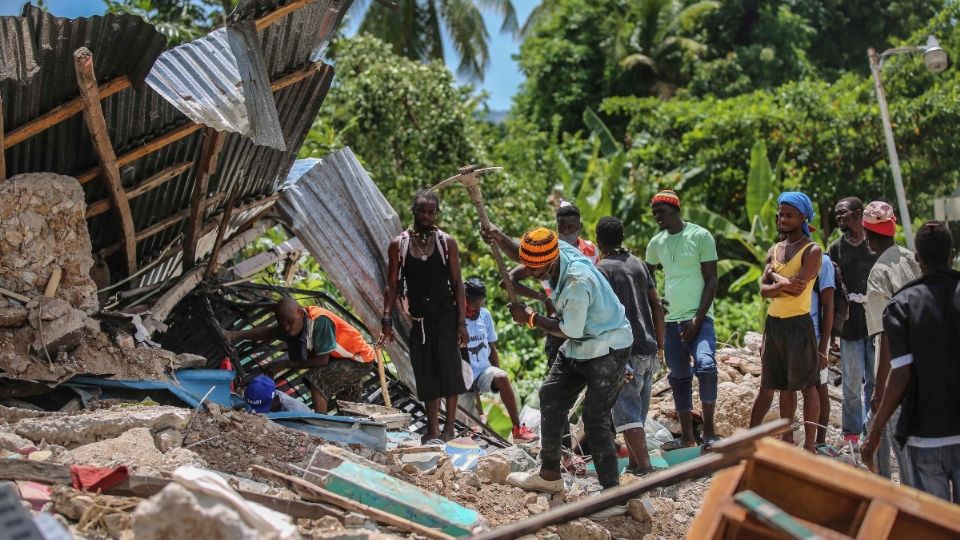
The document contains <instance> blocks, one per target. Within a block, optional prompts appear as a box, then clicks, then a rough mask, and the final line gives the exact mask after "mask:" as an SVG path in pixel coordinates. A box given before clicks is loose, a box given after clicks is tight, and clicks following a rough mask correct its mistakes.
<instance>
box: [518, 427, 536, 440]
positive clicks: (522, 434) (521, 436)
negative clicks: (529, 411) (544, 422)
mask: <svg viewBox="0 0 960 540" xmlns="http://www.w3.org/2000/svg"><path fill="white" fill-rule="evenodd" d="M537 439H539V437H537V434H536V433H534V432H533V430H531V429H530V428H528V427H527V425H526V424H520V425H519V426H513V442H531V441H535V440H537Z"/></svg>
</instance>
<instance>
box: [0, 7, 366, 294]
mask: <svg viewBox="0 0 960 540" xmlns="http://www.w3.org/2000/svg"><path fill="white" fill-rule="evenodd" d="M351 1H352V0H313V1H311V0H245V1H243V2H241V4H240V6H239V7H238V8H237V10H236V11H235V12H234V13H233V14H232V15H231V17H230V21H231V22H230V25H229V26H228V28H226V29H224V30H223V31H222V34H216V33H215V34H216V35H211V36H208V37H207V38H202V39H201V40H198V41H195V42H193V43H190V44H187V45H184V46H183V47H179V48H177V49H173V50H171V51H167V52H165V53H163V54H161V52H162V50H163V47H164V40H163V37H162V36H161V35H160V33H159V32H157V31H156V29H155V28H153V27H152V26H151V25H150V24H148V23H146V22H144V21H143V20H142V19H140V18H138V17H133V16H130V15H105V16H102V17H89V18H78V19H65V18H61V17H56V16H53V15H51V14H49V13H47V12H44V11H42V10H40V9H38V8H36V7H34V6H31V5H27V6H25V7H24V10H23V14H22V15H21V16H20V17H0V99H2V107H3V111H2V114H3V126H4V134H3V136H4V138H3V148H4V152H5V158H6V171H5V172H6V177H10V176H13V175H16V174H20V173H26V172H54V173H59V174H66V175H70V176H73V177H76V178H77V179H78V180H79V181H80V182H81V184H82V185H83V188H84V191H85V194H86V202H87V205H88V209H87V217H88V222H87V225H88V229H89V231H90V236H91V240H92V242H93V249H94V252H95V253H96V254H98V255H99V256H101V257H103V258H104V260H105V261H106V263H107V265H108V267H109V269H110V274H111V276H112V279H111V282H113V283H116V282H118V281H120V280H121V279H122V278H124V277H126V276H129V275H130V269H129V268H128V267H127V265H126V264H125V261H124V259H123V258H122V257H121V256H120V255H119V253H120V251H121V247H122V246H123V240H124V231H123V229H122V228H121V227H119V226H118V222H119V219H118V217H117V209H116V208H114V202H113V201H112V200H111V197H110V196H109V194H108V190H107V185H106V182H105V181H104V178H103V175H102V171H101V170H100V163H99V161H98V158H97V154H96V153H95V152H94V151H93V150H94V149H93V146H92V144H91V142H90V135H89V133H88V131H87V126H86V125H85V122H84V119H83V115H82V114H81V112H82V108H83V107H82V102H80V100H79V89H78V85H77V78H76V75H75V72H74V67H73V62H74V58H73V53H74V51H76V50H77V49H78V48H80V47H86V48H87V49H89V50H90V51H91V52H92V53H93V65H94V72H95V75H96V78H97V82H98V83H99V85H100V89H99V90H100V92H99V93H100V99H101V101H100V103H101V106H102V109H103V116H104V120H105V121H106V125H107V131H108V133H109V137H110V140H111V142H112V146H113V150H114V152H115V153H116V161H117V164H118V165H119V170H120V177H121V182H122V188H123V191H124V194H123V195H124V197H125V199H126V200H127V201H128V204H129V208H130V212H131V214H132V218H133V225H134V229H135V238H136V257H135V261H136V268H137V269H143V268H144V267H145V266H148V265H149V267H150V271H149V272H143V273H142V275H140V272H142V270H140V271H138V272H137V274H138V279H137V280H136V281H133V282H131V283H130V285H129V286H144V285H148V284H151V283H157V282H160V281H163V280H166V279H169V278H170V277H172V276H174V275H177V274H179V273H180V272H181V271H182V268H183V265H180V264H173V263H171V260H174V259H176V258H178V257H182V256H183V253H194V254H195V255H196V256H197V257H202V256H203V255H204V253H205V252H207V251H209V249H210V245H209V244H212V242H201V241H200V239H201V238H203V237H204V236H206V237H208V238H209V236H210V234H211V231H215V229H216V228H217V225H218V222H219V217H218V216H219V214H221V213H222V212H223V211H224V210H225V207H226V203H227V200H228V199H229V198H230V196H231V195H232V196H233V197H235V198H236V201H237V202H236V206H237V207H238V209H239V211H237V212H235V214H234V217H233V219H232V227H231V228H235V227H236V226H238V225H239V224H240V221H239V220H240V219H241V218H243V217H249V215H250V213H251V212H252V213H256V212H253V210H254V209H258V208H259V209H261V210H262V208H263V207H265V206H266V204H270V203H272V202H273V199H272V198H271V199H265V198H266V197H269V196H271V195H273V194H274V193H275V191H276V190H277V189H278V188H279V187H280V185H281V183H282V180H283V179H284V178H285V177H286V174H287V172H288V170H289V169H290V166H291V165H292V163H293V161H294V159H295V158H296V153H297V151H298V150H299V148H300V146H301V145H302V144H303V141H304V139H305V137H306V135H307V132H308V130H309V128H310V126H311V124H312V122H313V119H314V117H315V116H316V113H317V111H318V110H319V108H320V105H321V103H322V102H323V99H324V98H325V96H326V94H327V91H328V89H329V87H330V83H331V80H332V77H333V69H332V68H331V67H330V66H327V65H325V64H323V63H322V62H319V55H320V54H322V52H323V51H324V50H325V48H326V46H327V44H328V43H329V41H330V39H331V38H332V37H333V36H334V35H335V32H336V29H337V27H338V26H339V24H340V22H341V20H342V18H343V15H344V13H345V12H346V10H347V9H348V8H349V6H350V4H351ZM253 32H256V34H255V36H254V34H253ZM231 36H232V37H231ZM238 44H242V47H239V46H238ZM227 49H229V50H227ZM203 50H206V51H219V52H218V54H222V55H223V57H224V58H226V57H227V56H230V57H231V58H232V60H230V61H228V62H212V61H204V57H203V52H202V51H203ZM207 60H209V59H207ZM230 62H232V63H230ZM227 64H229V65H230V66H231V67H230V69H226V68H225V65H227ZM157 66H163V67H162V71H157V72H156V73H154V72H153V70H154V69H158V68H157ZM145 80H147V81H148V83H149V84H143V82H144V81H145ZM238 83H239V84H240V86H239V87H238V86H237V84H238ZM268 85H269V86H268ZM268 88H269V90H267V89H268ZM158 89H159V91H158ZM183 90H188V91H186V92H185V91H183ZM191 101H193V102H194V103H192V104H190V105H189V106H188V102H191ZM270 101H272V107H270V106H269V105H270V104H269V103H268V102H270ZM261 105H263V107H261ZM274 110H275V111H276V113H275V115H274V113H273V111H274ZM185 111H186V112H189V115H188V114H187V113H186V112H185ZM208 126H209V127H208ZM205 128H206V129H205ZM213 130H221V131H223V133H222V137H223V141H222V150H220V151H219V155H215V156H214V159H213V164H214V165H213V166H212V169H213V171H212V173H210V174H209V176H207V177H203V174H204V171H202V170H200V167H198V166H197V164H198V160H200V159H201V157H203V156H201V154H202V152H203V151H204V150H203V148H204V146H205V142H204V141H205V137H206V139H207V143H209V142H210V138H211V135H215V132H214V131H213ZM213 138H216V137H215V136H214V137H213ZM271 146H272V147H271ZM201 179H202V181H201ZM198 185H199V186H200V187H203V186H206V189H205V190H202V193H199V195H200V199H199V201H194V203H195V206H196V207H197V208H199V212H196V214H198V215H192V214H194V213H193V212H192V211H191V201H192V199H195V198H196V197H195V194H194V192H195V191H198V190H197V186H198ZM264 203H265V204H264ZM191 219H195V220H197V222H198V223H199V226H198V229H199V231H198V232H199V234H197V235H194V236H195V237H194V238H193V243H194V244H195V245H191V246H185V245H184V241H185V239H186V238H188V237H190V235H188V234H187V231H185V229H186V227H185V224H186V223H187V222H189V221H190V220H191ZM161 258H163V259H164V260H162V261H161V260H160V259H161ZM186 264H187V265H190V264H192V261H187V262H186Z"/></svg>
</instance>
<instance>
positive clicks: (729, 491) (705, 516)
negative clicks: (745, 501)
mask: <svg viewBox="0 0 960 540" xmlns="http://www.w3.org/2000/svg"><path fill="white" fill-rule="evenodd" d="M746 468H747V464H746V463H741V464H739V465H737V466H735V467H730V468H729V469H724V470H722V471H720V472H718V473H717V474H715V475H713V480H712V481H711V482H710V489H709V490H708V491H707V496H706V497H705V498H704V499H703V503H702V504H701V505H700V513H699V514H697V517H696V519H694V520H693V523H692V524H691V525H690V531H689V532H688V533H687V537H688V538H716V536H717V533H718V532H719V529H720V528H721V525H722V524H723V512H722V510H723V507H724V505H725V504H726V503H727V501H728V500H729V499H730V498H731V497H733V495H734V493H736V492H737V486H739V485H740V479H741V478H742V477H743V474H744V471H745V470H746Z"/></svg>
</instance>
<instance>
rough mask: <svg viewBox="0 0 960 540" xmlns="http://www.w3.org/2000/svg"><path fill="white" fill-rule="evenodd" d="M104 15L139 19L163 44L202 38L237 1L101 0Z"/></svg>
mask: <svg viewBox="0 0 960 540" xmlns="http://www.w3.org/2000/svg"><path fill="white" fill-rule="evenodd" d="M103 3H104V4H105V6H106V11H107V12H108V13H128V14H131V15H137V16H139V17H143V18H144V19H145V20H147V21H148V22H150V23H151V24H153V25H154V26H156V28H157V30H158V31H159V32H160V33H161V34H163V35H165V36H166V37H167V45H168V46H169V47H174V46H177V45H180V44H181V43H186V42H188V41H191V40H194V39H196V38H198V37H202V36H204V35H206V34H207V33H208V32H210V31H211V30H214V29H216V28H218V27H220V26H223V24H224V23H225V21H226V15H228V14H229V13H230V12H231V11H233V8H235V7H236V5H237V0H103Z"/></svg>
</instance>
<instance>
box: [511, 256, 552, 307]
mask: <svg viewBox="0 0 960 540" xmlns="http://www.w3.org/2000/svg"><path fill="white" fill-rule="evenodd" d="M529 274H530V272H529V270H527V267H526V266H523V265H520V266H518V267H516V268H514V269H513V270H511V271H510V279H511V281H513V288H514V290H515V291H517V294H518V295H519V296H525V297H527V298H532V299H533V300H539V301H540V302H546V301H547V295H546V294H545V293H543V292H537V291H535V290H533V289H531V288H530V287H527V286H526V285H524V284H523V283H522V282H521V281H522V280H524V279H526V278H528V277H529ZM500 285H501V286H503V282H501V283H500Z"/></svg>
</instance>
